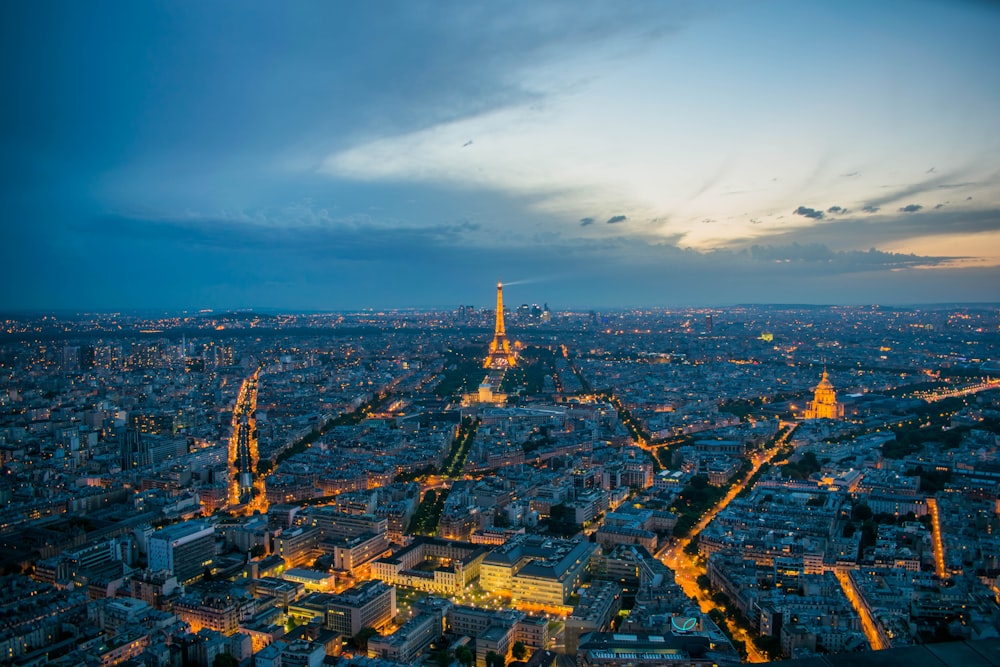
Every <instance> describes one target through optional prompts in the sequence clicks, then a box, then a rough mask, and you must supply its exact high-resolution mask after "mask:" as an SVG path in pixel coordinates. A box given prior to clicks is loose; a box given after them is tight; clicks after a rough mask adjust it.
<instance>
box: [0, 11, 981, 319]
mask: <svg viewBox="0 0 1000 667" xmlns="http://www.w3.org/2000/svg"><path fill="white" fill-rule="evenodd" d="M46 9H47V8H38V7H36V6H33V5H29V4H27V3H22V4H20V5H16V6H11V7H9V8H7V9H6V10H5V14H6V18H7V19H8V20H6V21H4V22H3V25H4V28H3V30H4V40H3V41H4V44H5V47H4V48H5V52H6V55H7V58H8V61H9V62H13V63H16V65H15V66H14V67H11V68H8V70H5V72H4V73H3V74H2V75H0V76H2V77H3V85H4V87H5V90H7V91H8V94H9V99H10V100H11V103H10V104H9V107H8V108H6V109H5V111H4V114H5V118H6V120H7V122H5V123H4V125H3V127H4V130H3V131H2V133H0V141H2V143H3V146H4V155H5V159H4V162H3V165H4V175H5V178H4V179H2V185H0V188H2V191H3V193H4V197H5V200H6V201H7V211H6V214H7V215H6V217H5V220H4V222H3V223H2V224H0V241H2V243H0V260H2V265H3V266H4V267H5V271H4V277H5V279H6V281H7V282H8V284H9V285H11V286H12V288H11V289H8V290H5V295H6V297H5V298H4V299H2V300H0V308H2V309H4V310H13V309H18V310H20V309H33V310H35V309H40V310H46V309H68V310H88V309H89V310H118V309H136V308H163V309H199V308H211V309H217V310H225V309H235V308H257V309H279V310H286V311H292V310H320V311H322V310H350V309H360V308H367V307H373V308H385V309H392V308H406V307H413V308H429V307H453V306H455V305H458V304H476V305H477V306H479V305H488V304H489V302H490V296H491V291H490V285H492V284H493V283H494V282H496V281H497V279H498V278H499V279H502V280H503V282H504V285H505V287H509V288H510V291H509V293H508V301H509V303H510V304H519V303H524V302H527V303H532V302H537V303H542V302H548V303H549V304H550V306H551V307H552V308H554V309H561V308H574V307H577V308H580V307H585V308H609V307H633V306H646V307H683V306H709V307H711V306H726V305H732V304H739V303H809V304H871V303H882V304H919V303H940V302H992V301H996V299H997V291H996V287H995V286H996V285H997V284H1000V190H998V187H997V179H998V176H1000V139H998V138H997V135H996V132H995V126H996V122H995V118H996V117H997V116H998V115H1000V82H998V80H997V77H996V74H995V72H994V71H992V64H993V63H995V62H996V61H997V59H998V56H1000V46H998V45H997V44H996V41H995V40H994V39H993V35H994V34H995V33H996V31H997V28H1000V11H997V9H996V7H995V6H991V5H989V4H988V3H976V2H965V3H945V2H930V1H928V2H919V3H879V4H878V6H874V7H873V6H869V5H868V4H866V3H826V2H824V3H809V4H808V5H803V4H801V3H792V2H778V1H775V2H761V3H754V4H752V5H750V4H744V3H729V2H715V3H711V4H702V3H699V4H695V3H685V2H677V3H669V4H668V3H634V4H630V5H628V6H627V7H621V6H618V5H611V4H607V3H585V4H582V5H581V4H579V3H573V4H572V5H570V4H564V3H547V4H545V5H542V6H534V5H531V4H528V3H525V4H515V5H512V6H511V7H510V8H509V9H508V11H506V12H504V13H503V14H502V15H499V14H497V13H495V12H491V11H490V10H489V9H487V8H479V7H467V6H463V5H461V4H437V3H434V4H411V3H400V4H398V5H392V6H390V7H387V6H381V7H379V8H374V7H347V6H343V5H336V4H334V5H326V4H319V3H316V4H299V5H296V6H295V7H293V8H283V11H280V12H278V11H275V10H273V8H270V7H268V6H266V5H263V4H250V5H246V4H240V5H238V6H237V5H235V4H234V5H229V4H226V3H217V4H212V5H208V6H194V5H192V6H166V5H141V6H137V5H132V4H127V3H116V2H107V3H97V4H92V5H88V6H86V7H81V6H75V5H70V4H68V3H66V4H63V5H59V6H58V11H55V12H53V11H46ZM48 9H50V8H48Z"/></svg>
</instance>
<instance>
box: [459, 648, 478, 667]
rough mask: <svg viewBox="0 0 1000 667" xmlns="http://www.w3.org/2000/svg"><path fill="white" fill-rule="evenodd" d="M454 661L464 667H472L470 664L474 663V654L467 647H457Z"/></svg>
mask: <svg viewBox="0 0 1000 667" xmlns="http://www.w3.org/2000/svg"><path fill="white" fill-rule="evenodd" d="M455 659H456V660H458V661H459V662H460V663H462V664H463V665H465V667H472V664H473V663H474V662H476V654H475V653H473V651H472V649H471V648H469V647H468V646H459V647H458V648H457V649H455Z"/></svg>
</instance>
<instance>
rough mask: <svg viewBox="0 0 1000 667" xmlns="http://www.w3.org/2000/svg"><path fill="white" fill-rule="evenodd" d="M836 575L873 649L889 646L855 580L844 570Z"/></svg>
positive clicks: (878, 649) (838, 571)
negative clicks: (866, 605)
mask: <svg viewBox="0 0 1000 667" xmlns="http://www.w3.org/2000/svg"><path fill="white" fill-rule="evenodd" d="M836 575H837V580H838V581H839V582H840V587H841V588H843V589H844V595H846V596H847V599H848V600H849V601H850V602H851V606H852V607H854V611H855V613H857V615H858V617H859V618H860V619H861V629H862V630H863V631H864V633H865V637H866V638H867V639H868V643H869V644H871V647H872V650H874V651H880V650H882V649H884V648H889V647H888V646H886V643H885V641H884V640H883V639H882V635H881V634H879V632H878V630H877V629H876V628H875V621H874V619H872V615H871V614H869V613H868V609H867V607H865V605H864V603H863V602H862V601H861V596H860V595H859V594H858V591H857V589H856V588H855V586H854V582H852V581H851V578H850V576H849V575H848V573H847V572H846V571H844V570H837V571H836Z"/></svg>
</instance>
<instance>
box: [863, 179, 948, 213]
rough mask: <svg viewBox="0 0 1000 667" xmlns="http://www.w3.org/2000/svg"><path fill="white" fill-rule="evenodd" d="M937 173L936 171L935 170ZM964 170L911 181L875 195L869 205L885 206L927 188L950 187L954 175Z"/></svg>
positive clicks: (922, 191) (919, 193)
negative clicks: (909, 183)
mask: <svg viewBox="0 0 1000 667" xmlns="http://www.w3.org/2000/svg"><path fill="white" fill-rule="evenodd" d="M935 173H936V174H937V172H935ZM963 173H964V171H958V170H956V171H953V172H949V173H944V174H937V175H936V176H934V177H933V178H928V179H925V180H923V181H921V182H919V183H913V184H911V185H907V186H903V187H901V188H898V189H896V190H893V191H891V192H888V193H887V194H884V195H882V196H881V197H876V198H875V199H872V200H871V201H869V202H868V203H869V205H871V206H885V205H887V204H895V203H896V202H898V201H900V200H902V199H909V198H910V197H913V196H915V195H921V194H924V193H925V192H927V191H929V190H935V189H937V188H940V187H941V186H942V185H944V186H945V187H951V185H952V183H950V182H951V181H952V180H953V179H954V178H955V177H956V176H960V175H962V174H963Z"/></svg>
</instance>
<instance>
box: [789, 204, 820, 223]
mask: <svg viewBox="0 0 1000 667" xmlns="http://www.w3.org/2000/svg"><path fill="white" fill-rule="evenodd" d="M792 213H794V214H795V215H801V216H803V217H806V218H812V219H813V220H822V219H823V218H824V217H825V216H824V213H823V211H818V210H816V209H814V208H809V207H808V206H799V207H798V208H797V209H795V210H794V211H792Z"/></svg>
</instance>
